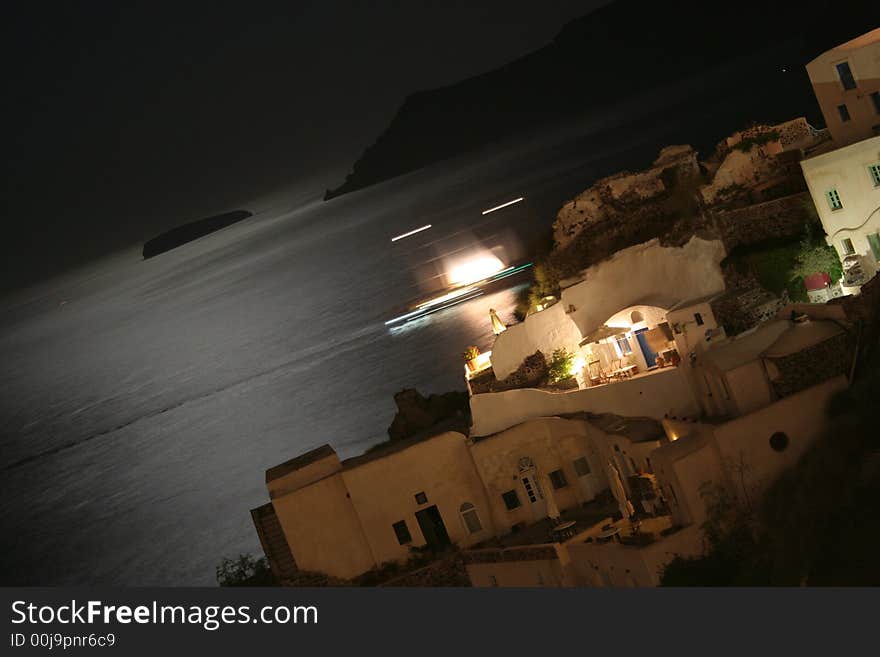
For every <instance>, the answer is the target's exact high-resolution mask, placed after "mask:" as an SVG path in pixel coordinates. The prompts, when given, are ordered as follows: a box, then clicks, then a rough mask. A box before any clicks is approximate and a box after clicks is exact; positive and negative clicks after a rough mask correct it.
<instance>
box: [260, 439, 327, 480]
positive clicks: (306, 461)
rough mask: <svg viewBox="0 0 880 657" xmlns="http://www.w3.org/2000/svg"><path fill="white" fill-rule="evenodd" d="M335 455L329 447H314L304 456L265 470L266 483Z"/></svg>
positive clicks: (301, 455)
mask: <svg viewBox="0 0 880 657" xmlns="http://www.w3.org/2000/svg"><path fill="white" fill-rule="evenodd" d="M335 455H336V450H334V449H333V448H332V447H330V445H321V446H320V447H316V448H315V449H313V450H311V451H309V452H306V453H305V454H300V455H299V456H296V457H294V458H292V459H290V460H289V461H285V462H284V463H281V464H279V465H276V466H273V467H271V468H269V469H268V470H266V483H267V484H268V483H269V482H270V481H273V480H274V479H278V478H280V477H283V476H284V475H286V474H290V473H291V472H294V471H295V470H299V469H301V468H304V467H306V466H307V465H311V464H312V463H316V462H318V461H320V460H322V459H325V458H327V457H328V456H335Z"/></svg>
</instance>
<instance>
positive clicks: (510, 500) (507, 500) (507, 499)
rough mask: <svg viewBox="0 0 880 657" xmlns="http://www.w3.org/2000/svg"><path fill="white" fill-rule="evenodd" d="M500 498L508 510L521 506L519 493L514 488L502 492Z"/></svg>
mask: <svg viewBox="0 0 880 657" xmlns="http://www.w3.org/2000/svg"><path fill="white" fill-rule="evenodd" d="M501 499H503V500H504V506H506V507H507V510H508V511H513V510H514V509H517V508H519V507H520V506H522V504H521V503H520V501H519V495H517V494H516V491H515V490H509V491H507V492H506V493H504V494H502V495H501Z"/></svg>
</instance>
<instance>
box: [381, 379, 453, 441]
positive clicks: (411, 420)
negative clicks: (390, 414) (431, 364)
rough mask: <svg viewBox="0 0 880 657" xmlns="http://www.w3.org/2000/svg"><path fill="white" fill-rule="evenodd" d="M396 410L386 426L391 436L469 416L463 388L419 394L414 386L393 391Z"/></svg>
mask: <svg viewBox="0 0 880 657" xmlns="http://www.w3.org/2000/svg"><path fill="white" fill-rule="evenodd" d="M394 403H395V404H397V414H396V415H395V416H394V420H393V421H392V422H391V426H390V427H388V437H389V438H390V439H391V440H403V439H405V438H410V437H412V436H414V435H416V434H418V433H420V432H422V431H426V430H427V429H430V428H431V427H433V426H435V425H437V424H439V423H441V422H443V421H444V420H448V419H450V418H455V417H461V418H463V419H464V418H467V417H469V416H470V401H469V398H468V394H467V393H466V392H459V391H454V392H445V393H443V394H441V395H429V396H428V397H423V396H422V395H421V394H420V393H419V391H418V390H415V389H413V388H406V389H405V390H401V391H400V392H398V393H397V394H396V395H394Z"/></svg>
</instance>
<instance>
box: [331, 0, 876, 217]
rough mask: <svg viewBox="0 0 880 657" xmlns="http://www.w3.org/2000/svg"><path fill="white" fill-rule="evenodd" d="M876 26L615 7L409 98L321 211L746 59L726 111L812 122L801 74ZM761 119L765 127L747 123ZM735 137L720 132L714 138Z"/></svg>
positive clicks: (785, 6)
mask: <svg viewBox="0 0 880 657" xmlns="http://www.w3.org/2000/svg"><path fill="white" fill-rule="evenodd" d="M832 16H833V20H829V17H832ZM875 22H876V5H874V4H873V3H872V2H867V1H865V0H853V1H851V2H848V3H846V10H845V11H843V10H842V6H841V5H840V4H839V3H831V2H828V1H825V0H819V1H818V2H815V3H810V4H809V5H805V4H803V3H800V2H792V1H791V0H784V1H782V2H758V1H756V0H741V1H740V2H736V3H711V4H706V3H695V2H682V1H680V0H671V1H670V2H662V3H660V2H623V1H622V0H618V1H617V2H614V3H612V4H610V5H607V6H605V7H603V8H601V9H599V10H597V11H595V12H593V13H591V14H589V15H587V16H584V17H582V18H580V19H578V20H575V21H573V22H571V23H569V24H568V25H566V26H565V27H564V28H563V29H562V31H561V32H560V33H559V35H558V36H557V37H556V39H555V40H554V41H553V42H552V43H551V44H549V45H548V46H546V47H544V48H541V49H540V50H537V51H535V52H533V53H530V54H528V55H526V56H524V57H522V58H520V59H518V60H516V61H514V62H511V63H510V64H508V65H506V66H504V67H502V68H499V69H496V70H493V71H490V72H488V73H485V74H483V75H479V76H476V77H473V78H470V79H467V80H464V81H462V82H459V83H457V84H454V85H451V86H448V87H444V88H440V89H434V90H430V91H421V92H418V93H415V94H412V95H411V96H409V97H408V98H407V99H406V100H405V101H404V103H403V105H402V106H401V108H400V110H399V111H398V112H397V115H396V116H395V117H394V119H393V120H392V122H391V125H390V126H389V127H388V128H387V129H386V130H385V132H384V133H383V134H382V135H381V136H380V137H379V138H378V140H377V141H376V143H375V144H373V145H372V146H371V147H369V148H368V149H367V150H366V151H365V152H364V153H363V155H362V156H361V157H360V158H359V159H358V160H357V162H355V164H354V167H353V170H352V172H351V173H350V174H349V175H348V177H347V178H346V180H345V182H344V183H343V184H342V185H341V186H339V187H337V188H336V189H333V190H328V191H327V193H326V196H325V200H326V199H330V198H333V197H335V196H339V195H341V194H345V193H347V192H350V191H354V190H356V189H361V188H363V187H367V186H369V185H372V184H375V183H378V182H381V181H383V180H387V179H389V178H393V177H395V176H399V175H402V174H404V173H407V172H410V171H414V170H416V169H419V168H421V167H424V166H427V165H429V164H431V163H434V162H437V161H440V160H443V159H446V158H449V157H452V156H455V155H458V154H462V153H466V152H468V151H473V150H475V149H477V148H480V147H482V146H486V145H488V144H490V143H492V142H496V141H498V140H501V139H504V138H508V137H511V136H514V135H519V134H523V133H527V132H529V131H532V130H535V129H538V128H540V127H542V126H546V125H550V124H553V123H554V122H558V121H561V120H566V119H571V118H575V117H578V116H581V115H587V114H590V113H593V112H596V111H600V110H602V109H604V108H609V107H611V106H612V105H614V104H616V103H619V102H621V101H622V100H625V99H627V98H632V97H634V96H636V95H638V94H644V93H645V92H650V91H651V90H653V89H657V90H659V89H660V88H662V87H664V85H669V84H671V83H673V82H675V81H678V80H682V79H684V78H688V77H691V76H699V75H701V74H705V75H707V76H711V75H712V72H713V71H714V70H715V69H718V68H719V67H721V66H725V65H727V64H729V63H731V62H734V61H735V60H742V58H744V57H748V56H750V55H758V56H759V59H758V64H757V65H756V64H755V61H754V60H750V61H748V62H744V63H743V64H742V66H741V68H747V69H748V70H743V71H741V72H742V77H741V78H740V79H739V80H738V81H737V86H739V87H740V88H738V89H731V90H730V97H731V99H730V102H731V103H734V104H739V105H741V111H740V112H739V113H738V114H737V120H739V121H742V122H747V121H751V120H766V119H772V118H777V119H780V120H781V119H782V118H787V117H791V116H799V115H804V114H808V115H809V114H812V115H813V116H818V112H817V111H816V105H815V101H814V100H813V96H812V90H811V87H810V85H809V80H808V78H807V75H806V72H805V71H804V65H805V64H806V63H807V62H808V61H809V60H810V59H812V58H813V57H815V56H816V55H818V54H819V53H820V52H822V51H824V50H826V49H828V48H830V47H831V46H834V45H836V44H838V43H840V42H842V41H845V40H847V39H850V38H852V37H854V36H857V35H858V34H861V33H863V32H866V31H868V30H870V29H873V28H874V27H876V25H875ZM780 44H788V48H787V49H786V50H785V53H784V57H785V61H782V62H780V61H775V60H773V58H772V57H771V56H769V55H768V60H767V61H765V62H762V61H761V60H760V53H763V52H768V53H772V52H774V49H776V51H775V52H777V53H778V52H779V50H778V47H779V46H780ZM783 67H787V68H786V75H784V76H782V75H780V74H781V73H782V69H783ZM744 80H746V81H748V82H747V83H746V85H745V86H742V85H743V81H744ZM751 83H754V84H751ZM761 89H772V90H773V92H774V93H773V94H772V96H768V95H767V94H763V93H761ZM777 92H778V93H777ZM685 100H688V99H685ZM689 109H690V110H693V116H692V117H690V116H689V118H691V120H693V121H696V122H700V121H702V122H703V123H705V122H706V121H707V120H711V117H706V116H704V115H701V113H700V107H699V99H697V98H695V99H694V103H693V107H691V108H686V109H685V111H688V110H689ZM757 112H763V116H761V115H759V116H754V114H755V113H757ZM649 117H650V115H649V114H647V115H646V116H645V118H646V119H648V118H649ZM634 118H638V117H634ZM729 120H731V119H730V118H729V117H728V121H729ZM703 127H707V126H703ZM736 127H739V126H730V125H724V126H717V128H716V130H717V131H718V133H719V134H722V133H726V132H730V131H731V130H732V129H734V128H736Z"/></svg>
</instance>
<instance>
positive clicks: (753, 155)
mask: <svg viewBox="0 0 880 657" xmlns="http://www.w3.org/2000/svg"><path fill="white" fill-rule="evenodd" d="M781 152H782V146H781V145H780V143H779V142H778V141H771V142H768V143H766V144H761V145H755V146H753V147H752V148H751V149H749V150H748V151H742V150H740V149H738V148H733V149H732V150H731V151H730V152H729V153H728V154H727V156H726V157H725V158H724V160H723V162H722V163H721V166H719V167H718V170H717V171H716V172H715V175H714V177H713V178H712V182H711V183H710V184H708V185H704V186H703V187H701V188H700V196H701V197H702V200H703V202H704V203H705V204H707V205H710V206H711V205H716V204H719V203H725V202H728V201H729V200H731V199H732V198H733V197H736V196H738V195H739V194H741V193H742V191H743V190H744V189H748V188H751V187H754V186H756V185H757V184H759V183H760V182H761V181H763V180H769V179H770V178H773V177H776V176H777V175H778V173H777V169H778V161H777V158H776V155H777V154H778V153H781Z"/></svg>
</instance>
